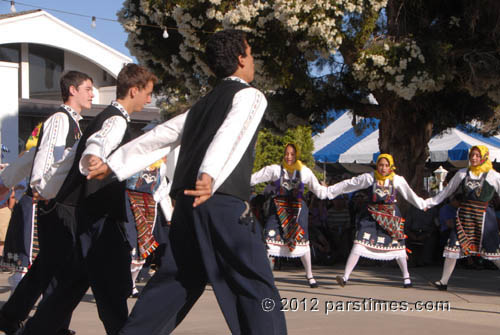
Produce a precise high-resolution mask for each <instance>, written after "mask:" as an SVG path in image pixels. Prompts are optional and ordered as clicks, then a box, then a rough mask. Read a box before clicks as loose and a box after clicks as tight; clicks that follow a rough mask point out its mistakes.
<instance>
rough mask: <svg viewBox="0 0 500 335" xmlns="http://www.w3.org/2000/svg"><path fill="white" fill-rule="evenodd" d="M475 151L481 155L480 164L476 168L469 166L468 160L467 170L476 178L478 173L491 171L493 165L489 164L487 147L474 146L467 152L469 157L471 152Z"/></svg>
mask: <svg viewBox="0 0 500 335" xmlns="http://www.w3.org/2000/svg"><path fill="white" fill-rule="evenodd" d="M474 149H477V150H479V153H480V154H481V164H479V165H477V166H470V160H469V170H470V171H471V172H472V173H473V174H475V175H476V176H479V174H480V173H486V172H488V171H490V170H491V169H493V164H491V161H490V151H489V150H488V147H487V146H485V145H475V146H473V147H472V148H470V150H469V157H470V154H471V152H472V150H474Z"/></svg>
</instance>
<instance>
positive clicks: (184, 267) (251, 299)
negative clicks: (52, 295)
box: [89, 30, 286, 335]
mask: <svg viewBox="0 0 500 335" xmlns="http://www.w3.org/2000/svg"><path fill="white" fill-rule="evenodd" d="M205 55H206V59H207V63H208V65H209V66H210V69H211V70H212V71H213V72H214V73H215V74H216V76H217V77H218V78H219V79H221V81H220V83H219V84H218V85H217V86H216V87H215V88H214V89H213V90H212V91H211V92H209V93H208V94H207V95H206V96H205V97H203V98H202V99H200V100H199V101H198V102H197V103H196V104H195V105H194V106H193V107H192V108H191V109H190V110H189V111H188V112H187V113H184V114H182V115H179V116H177V117H175V118H173V119H172V120H169V121H167V122H165V123H163V124H161V125H158V126H157V127H155V128H154V129H153V130H151V131H150V132H148V133H146V134H144V135H143V136H141V137H139V138H137V139H136V140H134V141H131V142H130V143H129V144H127V145H125V146H123V147H121V148H119V149H118V150H117V151H116V152H115V153H114V154H113V155H111V157H110V158H109V159H108V162H107V164H103V163H101V162H99V161H96V162H95V165H94V166H92V167H91V168H89V170H91V174H90V175H89V177H90V178H93V177H96V178H102V177H104V176H106V175H107V174H108V173H110V172H111V171H110V169H111V170H112V171H113V172H114V173H115V174H116V176H117V177H118V179H119V180H124V179H126V178H128V177H129V176H130V175H131V174H133V173H135V172H137V171H139V170H141V169H142V168H144V167H145V166H147V165H149V164H151V163H152V162H154V161H156V160H157V159H159V158H161V157H163V156H165V155H166V154H167V153H168V152H169V151H170V150H172V149H173V148H175V147H176V146H178V145H179V144H180V153H179V159H178V163H177V166H176V170H175V173H174V178H173V184H172V190H171V193H170V194H171V196H172V197H173V198H175V200H176V204H175V210H174V214H173V218H172V224H171V229H170V235H169V242H170V243H169V246H168V247H167V250H166V253H167V254H166V255H165V256H166V258H165V259H166V262H164V263H162V265H161V266H160V268H159V269H158V271H157V272H156V273H155V275H154V276H153V277H152V278H151V279H150V280H149V282H148V284H147V285H146V287H145V288H144V290H143V291H142V293H141V295H140V297H139V300H138V301H137V303H136V304H135V306H134V309H133V311H132V313H131V315H130V317H129V320H128V321H127V323H126V324H125V327H124V328H123V329H122V330H121V331H120V334H123V335H131V334H134V335H142V334H148V335H154V334H168V333H170V332H171V331H172V330H173V328H174V327H175V326H177V325H178V324H179V323H180V322H181V321H182V319H183V318H184V317H185V316H186V314H187V313H188V311H189V310H190V309H191V307H192V306H193V304H194V303H195V302H196V301H197V299H198V298H199V297H200V295H201V294H202V293H203V291H204V289H205V286H206V285H207V283H208V282H210V283H211V284H212V287H213V289H214V292H215V295H216V297H217V301H218V302H219V306H220V308H221V310H222V312H223V314H224V317H225V319H226V322H227V324H228V326H229V328H230V330H231V333H232V334H259V335H266V334H272V335H276V334H286V324H285V318H284V315H283V312H281V311H280V297H279V293H278V290H277V289H276V286H275V284H274V279H273V275H272V272H271V269H270V267H269V262H268V260H267V256H266V249H265V245H264V243H263V242H262V240H261V238H260V233H259V232H258V230H259V227H258V225H255V224H254V222H253V223H252V219H251V217H249V216H248V214H249V205H248V201H249V198H250V186H249V185H250V175H251V172H252V166H253V160H254V156H253V152H254V145H255V142H256V138H257V128H258V125H259V123H260V120H261V118H262V115H263V113H264V111H265V109H266V105H267V102H266V99H265V97H264V95H263V94H262V93H261V92H259V91H258V90H256V89H255V88H253V87H251V86H250V85H249V84H248V83H249V82H251V81H252V80H253V78H254V63H253V57H252V53H251V48H250V46H249V45H248V43H247V40H246V35H245V33H244V32H242V31H239V30H225V31H221V32H217V33H216V34H214V35H213V36H212V38H211V39H210V41H209V42H208V44H207V46H206V53H205ZM273 303H274V304H275V305H276V306H273V305H272V304H273Z"/></svg>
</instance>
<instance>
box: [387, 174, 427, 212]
mask: <svg viewBox="0 0 500 335" xmlns="http://www.w3.org/2000/svg"><path fill="white" fill-rule="evenodd" d="M394 187H396V190H397V191H398V193H399V194H400V195H401V196H402V197H403V198H405V200H406V201H408V202H409V203H411V204H412V205H413V206H415V207H416V208H418V209H421V210H424V209H426V208H427V205H426V203H425V200H424V199H422V198H421V197H419V196H418V195H417V194H416V193H415V192H414V191H413V190H412V189H411V187H410V185H408V183H407V182H406V179H404V178H403V177H401V176H398V175H396V176H394Z"/></svg>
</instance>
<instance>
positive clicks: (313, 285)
mask: <svg viewBox="0 0 500 335" xmlns="http://www.w3.org/2000/svg"><path fill="white" fill-rule="evenodd" d="M306 279H307V282H308V283H309V287H310V288H317V287H318V283H316V280H315V279H314V277H311V278H307V276H306Z"/></svg>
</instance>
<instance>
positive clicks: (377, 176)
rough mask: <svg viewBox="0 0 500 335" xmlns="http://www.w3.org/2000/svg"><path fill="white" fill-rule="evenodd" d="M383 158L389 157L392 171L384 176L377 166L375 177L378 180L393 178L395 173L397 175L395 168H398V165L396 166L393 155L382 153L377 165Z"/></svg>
mask: <svg viewBox="0 0 500 335" xmlns="http://www.w3.org/2000/svg"><path fill="white" fill-rule="evenodd" d="M382 158H385V159H387V161H388V162H389V169H390V171H391V173H389V174H388V175H387V176H382V175H381V174H380V173H378V170H377V168H375V179H376V180H377V181H378V180H381V181H385V180H386V179H390V180H392V179H393V178H394V175H395V173H394V170H396V167H395V166H394V158H392V156H391V155H390V154H380V155H379V156H378V158H377V163H376V165H378V162H379V161H380V160H381V159H382Z"/></svg>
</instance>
